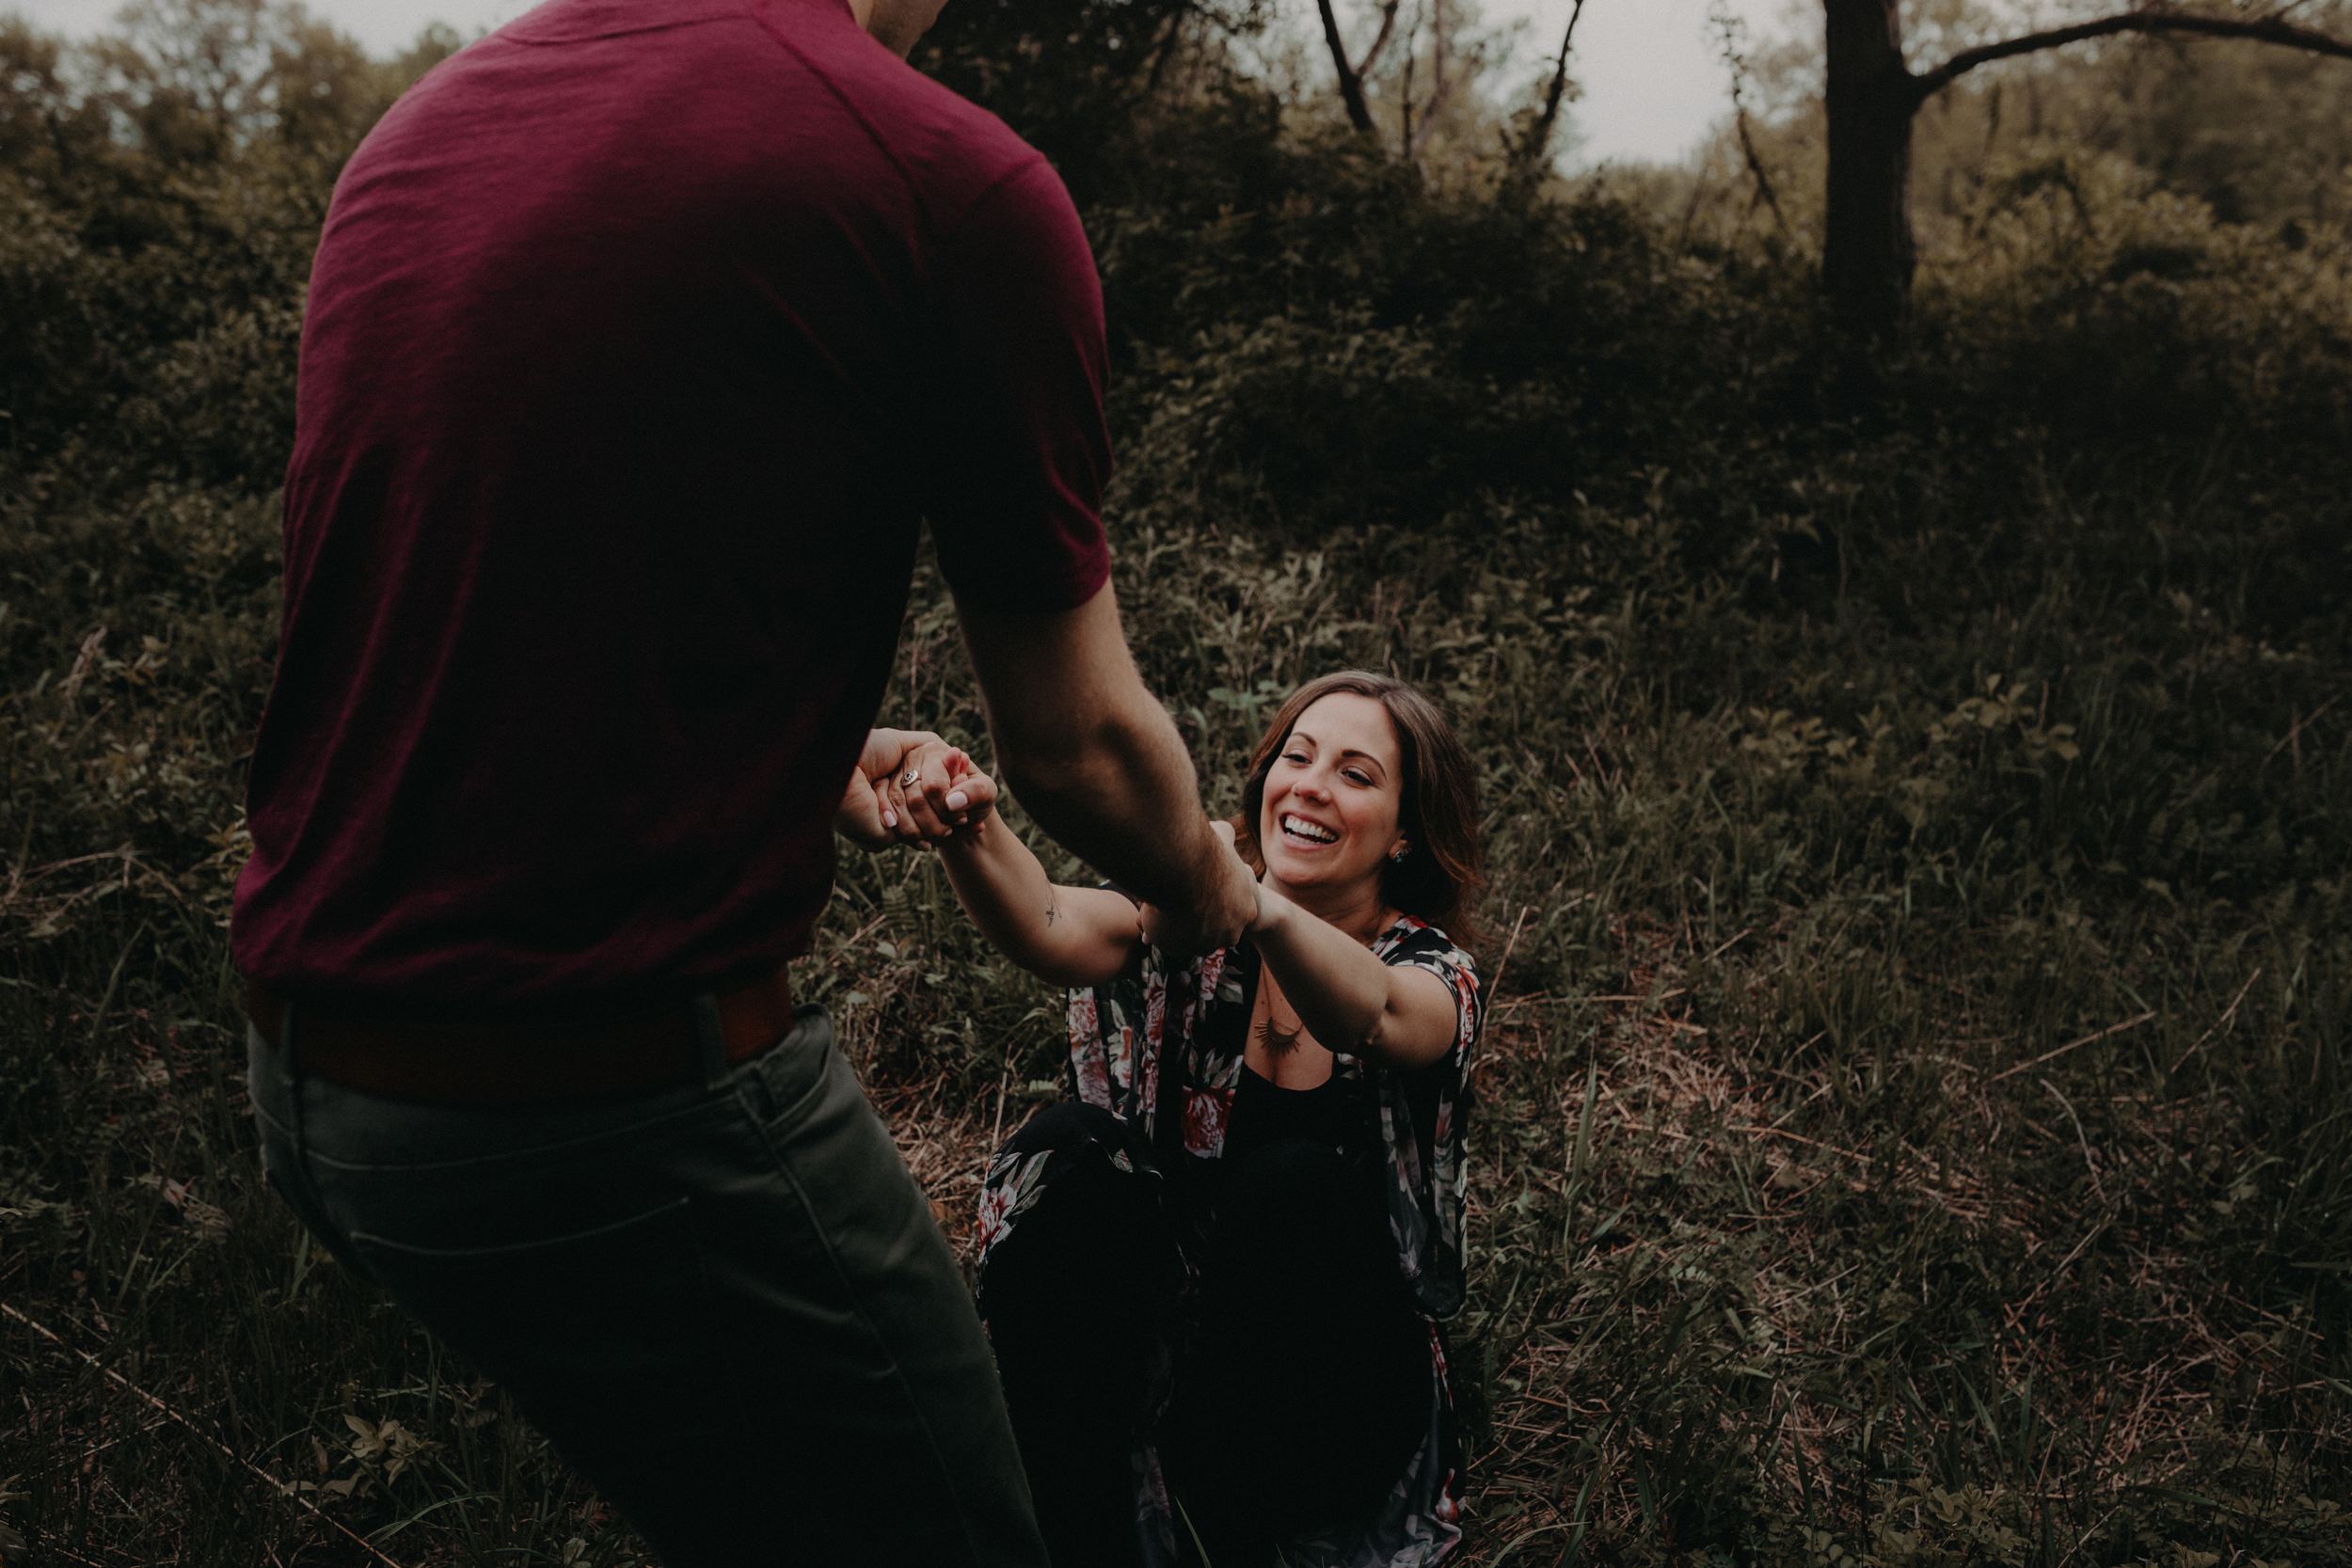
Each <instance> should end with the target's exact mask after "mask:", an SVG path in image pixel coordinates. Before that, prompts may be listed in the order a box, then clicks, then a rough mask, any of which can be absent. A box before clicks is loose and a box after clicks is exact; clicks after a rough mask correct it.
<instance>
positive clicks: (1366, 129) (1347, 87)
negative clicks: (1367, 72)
mask: <svg viewBox="0 0 2352 1568" xmlns="http://www.w3.org/2000/svg"><path fill="white" fill-rule="evenodd" d="M1315 9H1316V10H1317V11H1319V12H1321V13H1322V16H1323V41H1324V43H1325V45H1326V46H1327V47H1328V48H1329V49H1330V51H1331V68H1332V69H1333V70H1334V71H1338V72H1339V73H1340V102H1341V103H1343V104H1345V105H1346V106H1347V122H1348V123H1349V124H1350V125H1353V126H1354V127H1356V129H1357V131H1358V132H1359V133H1360V134H1362V135H1367V136H1369V135H1372V110H1371V109H1370V108H1369V107H1367V106H1366V104H1365V103H1364V79H1363V77H1362V76H1361V75H1360V74H1359V72H1358V71H1357V70H1356V68H1355V67H1354V66H1352V65H1349V64H1348V63H1347V45H1346V43H1345V42H1344V41H1343V40H1341V38H1340V19H1339V18H1338V17H1337V16H1335V15H1333V14H1332V12H1331V0H1315ZM1390 9H1391V12H1392V13H1393V11H1394V10H1395V8H1394V7H1393V6H1391V8H1390Z"/></svg>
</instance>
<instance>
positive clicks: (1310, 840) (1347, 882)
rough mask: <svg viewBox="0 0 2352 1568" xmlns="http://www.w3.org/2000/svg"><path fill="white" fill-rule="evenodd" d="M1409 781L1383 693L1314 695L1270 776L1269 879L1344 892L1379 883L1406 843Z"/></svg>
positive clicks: (1263, 814) (1265, 822) (1263, 825)
mask: <svg viewBox="0 0 2352 1568" xmlns="http://www.w3.org/2000/svg"><path fill="white" fill-rule="evenodd" d="M1404 789H1405V769H1404V761H1403V757H1402V756H1401V754H1400V752H1399V748H1398V746H1397V739H1396V726H1395V725H1394V724H1393V723H1392V722H1391V721H1390V719H1389V710H1388V709H1387V708H1386V707H1385V706H1383V705H1381V703H1380V702H1379V701H1378V699H1376V698H1373V697H1364V696H1359V695H1358V694H1357V693H1355V692H1353V691H1334V692H1332V693H1331V694H1330V695H1329V696H1327V697H1324V698H1321V699H1319V700H1317V701H1316V702H1315V703H1314V704H1313V705H1311V707H1309V708H1308V709H1307V711H1306V712H1304V713H1302V714H1300V715H1299V716H1298V722H1297V723H1295V724H1294V725H1292V726H1291V733H1290V738H1289V739H1287V740H1285V741H1284V742H1283V743H1282V750H1281V752H1279V754H1278V755H1277V756H1276V757H1275V759H1274V766H1273V768H1272V769H1271V770H1270V771H1268V772H1267V774H1266V781H1265V803H1264V805H1263V807H1262V808H1261V810H1260V812H1259V815H1258V847H1259V852H1260V853H1261V854H1263V856H1264V858H1265V866H1266V877H1267V879H1268V880H1270V881H1272V882H1275V883H1277V884H1278V885H1280V886H1282V887H1286V888H1295V889H1301V890H1304V889H1308V888H1313V889H1316V890H1317V891H1319V892H1321V893H1323V894H1325V895H1343V896H1344V895H1346V894H1347V893H1348V892H1351V891H1353V890H1354V889H1356V888H1357V887H1358V886H1359V884H1362V883H1366V882H1372V883H1375V884H1376V883H1377V880H1378V878H1379V875H1380V865H1381V863H1382V862H1383V861H1385V860H1386V859H1387V858H1388V857H1389V855H1390V854H1391V852H1393V851H1395V850H1397V849H1400V848H1404V847H1406V843H1405V840H1404V838H1403V837H1402V836H1400V835H1399V834H1398V832H1397V823H1398V819H1399V816H1400V812H1401V808H1402V805H1403V801H1404Z"/></svg>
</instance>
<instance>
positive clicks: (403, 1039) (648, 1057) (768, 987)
mask: <svg viewBox="0 0 2352 1568" xmlns="http://www.w3.org/2000/svg"><path fill="white" fill-rule="evenodd" d="M245 1012H246V1017H247V1018H249V1019H251V1020H252V1021H253V1027H254V1028H255V1029H257V1030H259V1031H261V1035H262V1038H263V1039H264V1040H267V1041H268V1042H269V1045H270V1048H271V1049H272V1050H280V1049H282V1047H281V1046H280V1044H279V1041H280V1040H281V1038H282V1037H283V1035H284V1031H283V1030H282V1029H281V1028H280V1026H279V1025H280V1024H281V1022H283V1020H284V1018H285V1004H284V1002H282V1001H281V1000H280V999H279V998H278V997H277V996H274V995H272V994H271V993H270V992H269V991H268V990H266V989H264V988H263V987H262V986H260V985H257V984H255V983H254V982H252V981H247V982H246V988H245ZM295 1013H296V1019H297V1022H296V1026H295V1029H294V1049H295V1051H296V1053H298V1059H299V1061H300V1063H301V1066H302V1069H303V1070H304V1071H305V1072H312V1073H316V1074H317V1075H318V1076H320V1077H321V1078H327V1079H332V1080H333V1081H334V1082H336V1083H338V1084H342V1085H344V1086H345V1087H348V1088H354V1089H358V1090H360V1091H361V1092H363V1093H366V1094H373V1095H381V1096H382V1097H384V1098H385V1099H387V1100H407V1101H418V1102H420V1103H423V1104H428V1105H498V1104H517V1103H521V1102H523V1101H533V1100H580V1099H587V1098H591V1097H595V1096H603V1095H621V1094H629V1093H634V1092H640V1091H643V1090H646V1089H655V1088H660V1087H663V1086H665V1085H670V1084H674V1083H679V1082H683V1081H685V1080H687V1079H689V1078H691V1076H692V1075H693V1074H694V1071H695V1069H696V1068H697V1066H698V1063H699V1061H700V1053H699V1051H698V1049H697V1047H696V1043H695V1034H694V1013H693V1009H692V1008H691V1006H678V1007H675V1008H673V1009H671V1010H670V1011H667V1012H663V1013H657V1014H654V1015H652V1016H650V1017H639V1018H635V1019H631V1020H629V1021H628V1022H624V1023H612V1024H579V1025H554V1026H548V1027H539V1026H535V1025H530V1024H473V1023H394V1022H384V1021H381V1020H374V1019H362V1018H353V1017H350V1016H349V1015H347V1014H342V1013H335V1012H329V1011H326V1009H324V1008H319V1007H312V1006H297V1007H296V1008H295ZM792 1022H793V1021H792V986H791V982H790V980H789V979H788V978H787V975H786V974H785V972H784V971H783V970H782V969H778V970H777V971H776V972H775V973H774V974H771V975H769V976H768V977H767V978H766V979H764V980H755V981H754V982H753V983H752V984H750V985H748V986H744V987H742V988H741V989H739V990H731V991H728V992H726V993H724V994H723V995H722V996H721V997H720V998H719V1034H720V1038H721V1039H722V1040H723V1042H724V1049H725V1053H726V1059H727V1060H728V1061H730V1062H740V1061H745V1060H747V1059H749V1058H751V1057H753V1056H756V1055H758V1054H759V1053H761V1052H763V1051H766V1050H767V1049H768V1048H769V1047H770V1046H772V1045H774V1044H775V1043H776V1042H777V1041H778V1040H781V1039H782V1038H784V1037H785V1036H787V1035H788V1034H790V1033H791V1032H792Z"/></svg>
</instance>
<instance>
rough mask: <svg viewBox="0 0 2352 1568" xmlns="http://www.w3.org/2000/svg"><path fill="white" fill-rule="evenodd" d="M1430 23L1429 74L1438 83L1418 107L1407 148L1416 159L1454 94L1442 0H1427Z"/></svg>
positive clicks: (1408, 152) (1443, 1) (1409, 154)
mask: <svg viewBox="0 0 2352 1568" xmlns="http://www.w3.org/2000/svg"><path fill="white" fill-rule="evenodd" d="M1429 9H1430V16H1431V24H1430V29H1429V40H1430V54H1429V73H1430V74H1431V75H1433V76H1435V77H1436V78H1437V79H1438V80H1437V85H1436V86H1435V87H1431V88H1430V89H1429V102H1428V103H1423V104H1422V106H1421V129H1420V131H1419V132H1417V133H1415V134H1414V135H1413V136H1412V138H1411V140H1410V142H1409V143H1408V145H1407V147H1406V154H1407V155H1408V156H1410V157H1412V158H1414V159H1416V160H1418V159H1419V158H1420V157H1421V150H1422V147H1423V146H1424V145H1425V144H1426V143H1427V142H1428V140H1429V133H1431V132H1432V131H1435V130H1436V129H1437V128H1438V110H1440V109H1442V108H1444V107H1445V101H1446V100H1447V99H1448V98H1450V97H1452V96H1453V94H1454V80H1453V78H1452V77H1450V76H1448V75H1447V74H1446V73H1445V0H1429Z"/></svg>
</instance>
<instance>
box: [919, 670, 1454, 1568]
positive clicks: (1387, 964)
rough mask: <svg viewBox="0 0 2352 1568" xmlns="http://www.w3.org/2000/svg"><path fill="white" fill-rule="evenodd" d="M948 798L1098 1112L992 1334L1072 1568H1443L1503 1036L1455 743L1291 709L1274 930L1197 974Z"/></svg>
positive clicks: (977, 883)
mask: <svg viewBox="0 0 2352 1568" xmlns="http://www.w3.org/2000/svg"><path fill="white" fill-rule="evenodd" d="M924 772H928V773H929V775H930V777H929V778H928V779H924V780H922V781H919V782H923V783H926V784H930V786H931V789H932V790H933V791H934V793H932V794H931V795H930V799H932V800H940V801H942V802H943V803H944V804H945V805H946V807H947V808H948V810H949V811H950V813H953V814H956V815H954V816H951V818H950V820H951V821H953V822H954V824H955V826H954V831H953V832H950V833H949V834H948V835H947V836H946V837H945V838H943V839H941V840H940V841H939V844H938V847H939V849H940V850H941V852H942V855H943V858H944V861H945V863H946V869H947V873H948V877H949V879H950V880H951V881H952V882H953V883H954V886H955V889H956V894H957V896H958V897H959V898H960V899H961V902H962V904H963V907H964V909H965V910H966V911H967V912H969V913H970V915H971V916H972V918H973V919H974V921H975V922H977V924H978V926H979V927H980V929H981V931H982V932H983V933H984V934H985V935H986V936H987V937H988V939H989V941H990V942H992V943H993V944H994V945H995V946H996V947H997V948H998V949H999V950H1001V951H1002V952H1003V953H1004V954H1005V955H1006V956H1007V957H1008V958H1011V959H1012V960H1013V961H1014V962H1015V963H1018V964H1020V965H1021V966H1022V967H1023V968H1025V969H1027V970H1028V971H1030V972H1031V973H1032V974H1038V975H1041V976H1042V977H1044V978H1046V979H1049V980H1054V981H1057V982H1059V983H1061V984H1064V985H1067V986H1069V987H1071V988H1072V990H1071V992H1070V1063H1069V1068H1068V1073H1069V1083H1070V1085H1071V1088H1072V1090H1073V1097H1074V1098H1073V1100H1072V1101H1069V1102H1066V1103H1063V1104H1059V1105H1056V1106H1052V1107H1050V1108H1048V1109H1046V1110H1044V1111H1042V1112H1041V1113H1039V1114H1038V1115H1037V1116H1035V1117H1032V1118H1030V1120H1029V1121H1028V1123H1027V1124H1026V1125H1025V1126H1024V1127H1023V1128H1022V1129H1021V1130H1020V1131H1019V1132H1016V1133H1014V1134H1013V1136H1012V1137H1011V1138H1009V1140H1008V1141H1007V1142H1006V1144H1005V1147H1004V1148H1002V1149H1001V1150H1000V1151H999V1152H998V1154H997V1155H996V1157H995V1159H994V1160H993V1162H992V1163H991V1164H990V1167H989V1173H988V1181H987V1186H986V1188H985V1190H984V1192H983V1195H982V1196H981V1200H980V1234H981V1263H980V1306H981V1311H982V1314H983V1316H985V1317H986V1318H987V1320H988V1323H989V1329H990V1335H991V1338H992V1339H993V1342H994V1345H995V1349H996V1356H997V1365H998V1369H999V1370H1000V1372H1001V1373H1002V1375H1003V1378H1004V1383H1005V1395H1006V1401H1007V1403H1008V1405H1009V1408H1010V1410H1011V1412H1012V1418H1013V1426H1014V1431H1015V1433H1016V1434H1017V1436H1018V1437H1019V1439H1020V1443H1021V1448H1022V1453H1023V1459H1024V1463H1025V1466H1026V1468H1027V1471H1028V1475H1029V1483H1030V1487H1031V1490H1032V1492H1033V1493H1034V1495H1035V1497H1036V1502H1037V1512H1038V1521H1039V1524H1040V1525H1041V1527H1042V1528H1043V1530H1044V1532H1045V1537H1046V1542H1047V1544H1048V1547H1049V1549H1050V1550H1051V1552H1052V1554H1053V1558H1054V1560H1055V1562H1056V1563H1057V1564H1064V1565H1068V1568H1114V1565H1126V1564H1151V1565H1153V1568H1158V1565H1161V1564H1168V1563H1173V1562H1176V1561H1180V1560H1186V1559H1191V1558H1196V1557H1205V1558H1206V1559H1207V1560H1208V1561H1209V1562H1211V1563H1212V1564H1214V1568H1257V1565H1261V1564H1264V1565H1270V1564H1273V1563H1274V1562H1276V1561H1277V1560H1279V1561H1282V1562H1284V1563H1287V1564H1290V1565H1293V1568H1306V1565H1314V1568H1369V1565H1372V1564H1378V1565H1381V1568H1408V1565H1413V1564H1430V1563H1436V1562H1438V1561H1439V1560H1442V1559H1443V1558H1445V1557H1446V1556H1447V1555H1448V1554H1449V1553H1450V1552H1451V1551H1452V1550H1453V1548H1454V1545H1455V1544H1457V1543H1458V1542H1459V1540H1460V1531H1459V1529H1458V1528H1456V1525H1455V1518H1456V1514H1457V1511H1458V1503H1459V1499H1460V1484H1461V1447H1460V1443H1459V1440H1458V1436H1457V1433H1456V1429H1455V1422H1454V1407H1453V1401H1452V1396H1451V1393H1450V1391H1449V1389H1448V1386H1447V1381H1446V1373H1445V1358H1444V1350H1443V1339H1442V1337H1441V1336H1440V1335H1439V1333H1438V1328H1437V1323H1438V1320H1439V1319H1442V1318H1444V1317H1447V1316H1450V1315H1451V1314H1452V1313H1453V1312H1454V1310H1456V1309H1457V1308H1458V1307H1459V1306H1460V1305H1461V1299H1462V1199H1463V1163H1462V1153H1463V1119H1464V1111H1465V1109H1466V1107H1465V1105H1464V1103H1463V1100H1462V1071H1463V1069H1464V1067H1465V1065H1466V1063H1467V1061H1468V1058H1469V1054H1470V1048H1471V1046H1472V1044H1473V1042H1474V1041H1475V1039H1476V1037H1477V1034H1478V1022H1479V991H1478V981H1477V976H1476V973H1475V970H1474V968H1473V966H1472V964H1471V960H1470V957H1469V955H1468V954H1467V953H1466V952H1464V951H1463V943H1464V942H1466V941H1468V940H1470V930H1469V927H1470V911H1469V908H1468V905H1469V901H1470V898H1471V897H1472V896H1473V895H1475V894H1476V892H1477V890H1478V888H1479V885H1480V864H1479V861H1480V855H1479V830H1478V801H1477V787H1476V780H1475V775H1474V773H1473V771H1472V768H1471V767H1470V759H1469V756H1468V755H1467V754H1466V753H1465V752H1464V751H1463V748H1462V745H1461V742H1460V741H1459V740H1458V739H1457V738H1456V737H1455V736H1454V729H1453V726H1452V725H1451V724H1450V723H1449V722H1448V721H1446V718H1445V716H1444V715H1443V714H1442V713H1441V712H1440V711H1439V710H1438V708H1437V707H1436V705H1433V704H1432V703H1431V702H1430V701H1429V700H1428V699H1427V698H1426V697H1424V696H1422V694H1421V693H1420V692H1419V691H1417V690H1415V689H1413V688H1411V687H1409V686H1407V685H1406V684H1405V683H1404V682H1402V681H1398V680H1395V679H1392V678H1391V677H1389V676H1386V675H1378V674H1369V673H1362V672H1357V671H1348V672H1343V673H1337V674H1330V675H1325V676H1323V677H1321V678H1320V679H1317V680H1314V681H1311V682H1309V683H1308V684H1307V685H1305V686H1303V687H1301V688H1300V689H1298V690H1297V691H1296V692H1295V693H1293V694H1292V696H1291V697H1290V698H1289V699H1288V700H1287V701H1286V702H1284V703H1283V704H1282V705H1281V708H1280V710H1279V712H1278V713H1277V714H1276V715H1275V718H1274V721H1273V723H1272V724H1271V725H1270V726H1269V727H1268V729H1267V731H1266V733H1265V736H1263V739H1262V740H1261V741H1260V742H1259V744H1258V747H1257V749H1256V752H1254V754H1253V755H1252V756H1251V758H1250V768H1249V774H1248V782H1247V784H1246V785H1245V787H1244V789H1243V809H1242V812H1241V814H1240V815H1239V816H1237V817H1236V818H1234V820H1233V821H1232V824H1231V825H1230V828H1231V832H1232V835H1233V838H1234V847H1235V851H1236V853H1237V854H1239V855H1240V856H1241V857H1242V859H1243V860H1244V861H1245V863H1247V864H1248V866H1249V868H1250V870H1251V871H1252V872H1253V873H1255V874H1256V876H1257V879H1258V889H1259V893H1258V909H1257V913H1256V916H1255V918H1254V919H1253V920H1252V921H1251V922H1250V925H1249V927H1248V931H1247V932H1246V934H1245V936H1244V938H1243V940H1242V941H1241V942H1239V943H1238V944H1236V945H1235V946H1232V947H1229V948H1225V949H1221V950H1219V951H1216V952H1212V953H1210V954H1208V955H1207V956H1206V957H1204V958H1197V959H1191V960H1186V961H1183V962H1177V961H1175V960H1172V959H1170V958H1168V957H1167V956H1165V955H1164V954H1163V953H1162V951H1161V950H1160V948H1159V946H1158V945H1156V944H1155V942H1154V941H1153V937H1154V934H1155V932H1156V930H1157V928H1158V925H1159V920H1158V912H1157V911H1154V910H1153V909H1152V908H1151V907H1150V906H1149V905H1137V904H1136V903H1133V902H1131V901H1130V900H1129V899H1128V898H1127V897H1126V895H1123V894H1121V893H1120V892H1118V891H1116V890H1114V889H1111V888H1078V887H1057V886H1055V885H1053V884H1052V883H1051V882H1050V881H1049V879H1047V877H1046V875H1045V872H1044V868H1043V867H1042V866H1041V865H1040V864H1039V863H1038V861H1037V858H1036V857H1035V856H1034V855H1032V854H1031V853H1030V852H1029V850H1028V848H1027V847H1026V846H1025V845H1023V844H1022V843H1021V841H1020V840H1019V839H1018V838H1017V837H1015V836H1014V835H1013V834H1012V833H1010V832H1008V831H1006V829H1005V828H1004V826H1003V824H1002V823H1001V821H999V820H998V819H996V818H995V817H993V816H992V815H991V813H990V810H989V808H990V805H991V803H992V802H993V800H994V795H995V790H994V785H993V782H992V781H990V780H989V779H988V778H987V777H986V776H985V775H982V774H979V773H977V772H975V771H972V770H971V768H970V764H969V762H968V760H966V759H964V758H963V756H962V753H961V752H941V751H938V750H934V751H933V752H930V753H929V754H927V755H925V756H923V757H919V758H918V759H917V761H916V767H915V768H914V772H913V773H911V774H910V778H912V777H914V773H924ZM943 777H944V778H946V780H948V781H949V782H950V784H951V790H952V792H950V793H946V794H944V795H943V794H939V793H935V791H936V788H937V784H938V783H939V781H940V779H942V778H943ZM901 782H902V783H904V782H906V781H901ZM1218 827H1219V829H1220V831H1224V830H1226V828H1227V827H1228V825H1227V824H1219V825H1218ZM1278 1554H1279V1559H1278Z"/></svg>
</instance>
